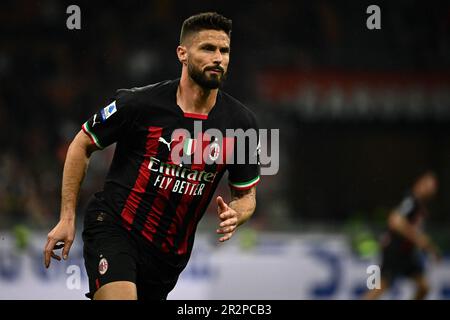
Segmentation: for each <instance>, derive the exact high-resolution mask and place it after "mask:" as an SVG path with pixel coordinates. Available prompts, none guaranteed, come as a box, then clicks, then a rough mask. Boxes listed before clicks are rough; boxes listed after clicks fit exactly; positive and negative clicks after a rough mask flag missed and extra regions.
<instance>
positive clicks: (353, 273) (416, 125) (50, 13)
mask: <svg viewBox="0 0 450 320" xmlns="http://www.w3.org/2000/svg"><path fill="white" fill-rule="evenodd" d="M70 4H77V5H79V6H80V8H81V30H68V29H67V28H66V19H67V18H68V16H69V15H68V14H66V8H67V6H68V5H70ZM369 4H372V3H369V2H364V1H348V2H347V1H346V2H345V3H343V2H337V1H329V0H321V1H314V2H313V1H287V0H282V1H241V2H230V1H214V2H211V1H200V0H195V1H175V0H161V1H96V2H95V3H93V2H82V1H78V2H73V3H72V2H70V3H69V2H64V1H56V0H47V1H3V2H2V4H1V5H0V7H1V10H0V33H1V42H0V83H1V85H0V130H1V134H0V146H1V148H0V150H1V151H0V235H1V238H0V239H1V241H0V298H1V299H8V298H13V299H20V298H25V299H28V298H38V299H46V298H49V299H50V298H58V297H67V298H75V299H82V298H83V290H82V289H80V290H70V289H68V288H67V285H66V278H67V276H68V275H67V274H66V272H67V270H66V268H67V266H69V265H79V266H80V267H81V272H82V276H84V275H83V272H84V271H83V268H82V260H81V251H80V240H81V238H80V236H77V238H76V244H75V246H74V249H73V250H72V257H71V260H69V261H68V263H67V264H58V263H54V262H53V266H52V268H51V269H50V270H49V271H45V270H44V268H43V265H42V261H41V251H42V248H43V245H44V240H45V235H46V233H47V232H48V231H49V230H50V229H51V227H52V226H53V225H54V224H55V223H56V221H57V218H58V215H59V212H58V206H59V201H60V200H59V194H60V181H61V175H62V167H63V161H64V157H65V153H66V150H67V147H68V144H69V143H70V141H71V139H72V138H73V136H74V135H75V133H76V132H77V131H78V130H79V128H80V125H81V124H82V123H83V122H84V121H85V120H86V119H87V118H88V117H89V116H90V115H91V114H92V113H93V112H94V111H96V110H97V109H99V108H101V107H103V106H104V105H105V102H106V101H107V99H108V98H109V97H110V96H111V95H112V94H113V93H114V92H115V90H116V89H117V88H124V87H134V86H143V85H146V84H149V83H152V82H158V81H161V80H163V79H169V78H176V77H178V76H179V72H180V66H179V63H178V61H177V59H176V55H175V48H176V46H177V40H178V36H179V29H180V26H181V23H182V21H183V20H184V19H185V18H186V17H188V16H190V15H191V14H194V13H198V12H202V11H211V10H213V11H218V12H220V13H222V14H224V15H226V16H228V17H230V18H232V19H233V34H232V55H231V59H232V60H231V66H230V71H229V78H228V81H227V82H226V85H225V90H226V91H228V92H230V93H231V94H232V95H234V96H235V97H237V98H238V99H240V100H241V101H243V102H244V103H246V104H247V105H248V106H249V107H250V108H251V109H252V110H254V112H255V113H256V115H257V117H258V120H259V123H260V127H261V128H277V129H280V154H279V158H280V170H279V172H278V174H277V175H275V176H265V177H263V178H262V181H261V183H260V184H259V186H258V206H257V210H256V213H255V215H254V217H253V218H252V220H251V222H249V223H248V224H247V225H246V226H245V227H243V228H241V229H240V230H239V231H238V233H237V234H236V237H235V238H234V239H233V240H232V241H230V243H228V244H226V245H222V246H219V245H217V241H216V236H215V234H214V230H215V225H216V223H217V219H216V217H215V208H214V207H213V206H211V207H210V209H209V210H208V213H207V214H206V216H205V218H204V220H203V222H202V223H201V225H200V230H199V231H200V233H201V234H200V235H199V237H198V241H197V243H196V248H197V250H196V251H195V252H194V256H193V258H192V261H191V263H190V265H189V267H188V268H187V270H186V272H185V273H184V274H183V275H182V278H181V281H180V284H179V286H178V287H177V288H176V289H175V291H174V293H173V295H172V298H195V297H198V298H201V299H203V298H204V299H207V298H214V299H215V298H233V297H236V298H249V299H251V298H266V299H267V298H268V299H314V298H325V299H354V298H358V294H359V293H360V292H361V290H363V288H364V286H365V279H366V278H367V274H366V273H365V272H366V268H367V266H368V265H370V264H373V263H377V261H378V253H379V251H378V247H377V242H376V241H377V238H378V237H379V235H380V233H381V232H382V231H383V230H384V228H385V225H386V223H385V220H386V217H387V214H388V212H389V210H390V208H392V207H393V206H395V205H397V204H398V202H399V201H400V200H401V198H402V196H403V195H404V193H405V192H406V191H407V188H408V187H409V186H410V185H411V183H412V181H413V180H414V178H415V177H417V175H418V174H420V173H421V172H422V171H424V170H426V169H433V170H434V171H435V172H436V173H437V175H438V177H439V180H440V189H439V193H438V195H437V197H436V199H435V200H434V201H433V202H432V204H431V206H430V211H431V212H432V215H431V216H430V217H429V221H428V222H427V230H428V231H429V232H430V234H431V236H432V237H433V238H434V239H435V240H436V242H437V243H438V245H439V246H440V247H441V248H442V250H443V252H444V254H448V253H449V252H450V232H449V231H450V230H449V229H450V197H448V194H449V192H450V135H449V134H450V5H449V3H448V2H446V1H428V2H427V3H426V4H424V3H423V2H420V1H405V0H402V1H395V2H394V1H390V2H388V1H376V2H374V3H373V4H377V5H379V6H380V7H381V27H382V28H381V30H368V29H367V28H366V19H367V17H368V16H369V15H368V14H367V13H366V8H367V6H368V5H369ZM112 153H113V148H111V147H110V148H109V149H107V150H106V151H104V152H101V153H96V154H94V156H93V159H92V161H91V164H90V167H89V172H88V176H87V178H86V180H85V182H84V184H83V188H82V193H81V196H80V201H79V203H80V207H79V208H80V209H82V208H83V205H84V204H85V203H86V200H87V197H88V196H89V195H90V194H91V193H92V192H94V191H96V190H98V189H100V188H101V185H102V182H103V177H104V176H105V173H106V170H107V168H108V164H109V161H110V159H111V156H112ZM218 193H220V194H224V195H226V196H228V190H227V186H226V184H222V186H221V187H220V188H219V190H218ZM78 218H79V220H80V222H81V218H82V215H79V216H78ZM78 229H79V230H80V227H79V228H78ZM219 262H221V263H219ZM222 262H223V263H229V264H231V265H233V266H235V268H231V271H230V269H224V268H223V266H222ZM429 268H430V277H431V279H432V285H433V287H432V293H431V295H430V298H434V299H444V298H449V297H450V280H449V279H450V270H449V269H450V261H449V259H448V256H447V257H446V258H445V259H444V261H443V262H442V263H441V264H440V265H433V264H432V265H429ZM252 275H253V276H252ZM82 279H83V281H82V282H83V285H84V283H85V282H86V280H85V278H83V277H82ZM230 279H234V280H233V281H231V280H230ZM236 279H238V280H239V281H236ZM244 279H245V281H244ZM261 279H273V284H271V283H269V285H264V286H263V285H262V284H261ZM405 288H406V289H405ZM263 290H264V293H262V292H263ZM405 290H406V291H405ZM237 292H238V293H237ZM408 294H409V291H408V283H407V282H405V283H403V284H402V283H400V285H399V286H398V289H396V290H394V292H393V293H392V294H391V296H390V297H393V298H406V297H407V296H408Z"/></svg>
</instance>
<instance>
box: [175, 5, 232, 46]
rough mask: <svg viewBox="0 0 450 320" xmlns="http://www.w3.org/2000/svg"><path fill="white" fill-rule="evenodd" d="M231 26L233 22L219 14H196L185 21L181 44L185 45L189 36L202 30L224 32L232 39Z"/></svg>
mask: <svg viewBox="0 0 450 320" xmlns="http://www.w3.org/2000/svg"><path fill="white" fill-rule="evenodd" d="M231 25H232V21H231V20H230V19H228V18H225V17H224V16H222V15H221V14H218V13H217V12H204V13H199V14H196V15H194V16H191V17H189V18H187V19H186V20H184V22H183V25H182V27H181V34H180V43H183V41H184V40H185V39H186V37H187V36H188V35H190V34H192V33H194V32H199V31H201V30H210V29H213V30H222V31H224V32H225V33H226V34H227V35H228V37H230V36H231Z"/></svg>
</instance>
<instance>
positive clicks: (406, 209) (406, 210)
mask: <svg viewBox="0 0 450 320" xmlns="http://www.w3.org/2000/svg"><path fill="white" fill-rule="evenodd" d="M416 205H417V204H416V201H415V199H414V198H413V197H411V196H408V197H406V198H404V199H403V201H402V202H401V203H400V205H399V206H398V207H397V211H398V212H399V213H400V214H401V215H402V216H404V217H405V218H408V217H410V216H411V215H412V214H413V213H414V211H415V209H416Z"/></svg>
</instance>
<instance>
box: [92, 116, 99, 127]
mask: <svg viewBox="0 0 450 320" xmlns="http://www.w3.org/2000/svg"><path fill="white" fill-rule="evenodd" d="M95 120H97V114H95V115H94V120H93V122H92V128H93V127H94V126H95V125H96V124H97V123H101V122H100V121H95Z"/></svg>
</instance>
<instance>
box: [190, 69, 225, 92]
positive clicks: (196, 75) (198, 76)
mask: <svg viewBox="0 0 450 320" xmlns="http://www.w3.org/2000/svg"><path fill="white" fill-rule="evenodd" d="M214 68H220V69H222V68H221V67H209V68H206V69H205V70H204V71H202V70H200V69H198V68H196V67H195V66H194V65H193V64H190V63H188V74H189V76H190V77H191V78H192V80H194V81H195V83H197V84H198V85H199V86H200V87H202V88H205V89H209V90H212V89H218V88H219V87H220V85H221V84H222V82H223V81H224V80H225V78H226V73H225V71H223V69H222V74H215V73H211V74H210V75H209V76H208V74H207V73H206V72H207V71H208V70H211V69H214Z"/></svg>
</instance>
